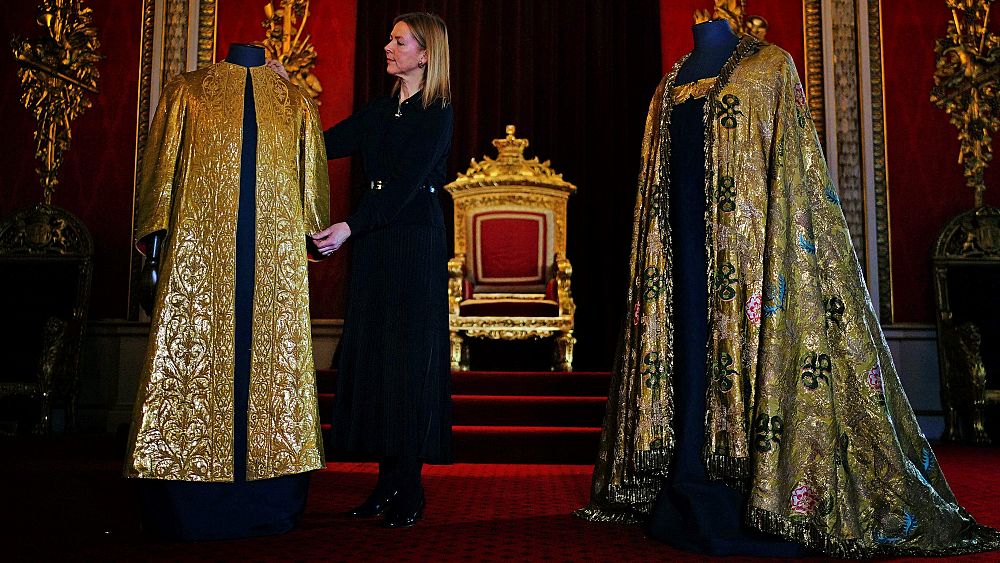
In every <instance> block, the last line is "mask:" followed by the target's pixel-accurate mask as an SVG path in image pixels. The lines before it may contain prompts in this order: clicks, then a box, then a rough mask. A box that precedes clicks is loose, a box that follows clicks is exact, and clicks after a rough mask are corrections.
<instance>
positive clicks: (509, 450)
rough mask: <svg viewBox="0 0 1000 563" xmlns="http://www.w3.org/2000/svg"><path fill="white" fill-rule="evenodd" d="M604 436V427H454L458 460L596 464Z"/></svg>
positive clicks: (460, 461) (453, 433)
mask: <svg viewBox="0 0 1000 563" xmlns="http://www.w3.org/2000/svg"><path fill="white" fill-rule="evenodd" d="M600 439H601V429H600V428H557V427H549V426H545V427H538V426H455V427H453V428H452V448H453V451H454V453H455V462H456V463H594V460H595V459H596V458H597V449H598V445H599V443H600Z"/></svg>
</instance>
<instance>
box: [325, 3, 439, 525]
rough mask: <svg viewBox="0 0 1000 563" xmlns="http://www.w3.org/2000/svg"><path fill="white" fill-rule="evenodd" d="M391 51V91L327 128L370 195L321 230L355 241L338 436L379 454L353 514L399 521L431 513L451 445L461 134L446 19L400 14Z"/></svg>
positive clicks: (334, 147) (347, 446)
mask: <svg viewBox="0 0 1000 563" xmlns="http://www.w3.org/2000/svg"><path fill="white" fill-rule="evenodd" d="M385 57H386V72H388V73H389V74H391V75H392V76H395V77H396V83H395V85H394V86H393V89H392V95H391V96H389V97H384V98H379V99H377V100H375V101H373V102H372V103H370V104H369V105H368V106H367V107H365V108H364V109H362V110H361V111H359V112H357V113H355V114H354V115H352V116H351V117H349V118H347V119H345V120H344V121H342V122H340V123H338V124H337V125H335V126H334V127H332V128H331V129H329V130H328V131H326V133H325V140H326V152H327V157H328V158H331V159H332V158H341V157H345V156H352V155H353V156H358V157H360V158H361V161H362V163H363V167H364V173H365V187H366V190H365V193H364V195H363V196H362V197H361V200H360V202H359V204H358V206H357V208H356V209H355V211H354V212H353V213H352V214H351V215H350V216H349V217H348V218H347V219H346V220H344V221H343V222H340V223H335V224H333V225H331V226H330V227H328V228H327V229H325V230H323V231H321V232H319V233H316V234H314V235H313V240H314V242H315V244H316V247H317V250H318V251H319V252H320V253H321V254H323V255H327V256H328V255H330V254H331V253H333V252H334V251H336V250H337V249H338V248H340V246H341V245H342V244H344V242H345V241H346V240H347V239H348V238H350V239H351V240H352V245H351V273H350V277H349V282H348V307H347V316H346V318H345V321H344V336H343V340H342V342H341V351H340V362H339V366H338V367H339V376H338V379H337V400H336V405H335V410H334V418H333V443H334V447H336V448H338V449H343V450H348V451H353V452H361V453H365V454H369V455H376V456H378V457H379V459H380V461H379V475H378V482H377V484H376V485H375V490H374V491H373V492H372V493H371V495H369V497H368V499H367V500H365V501H364V502H363V503H362V504H361V505H360V506H358V507H357V508H355V509H354V510H352V511H351V515H353V516H357V517H370V516H377V515H384V519H383V525H384V526H386V527H389V528H397V527H408V526H412V525H413V524H415V523H416V522H417V521H418V520H419V519H420V517H421V516H422V514H423V508H424V491H423V487H422V486H421V483H420V469H421V465H422V464H423V462H424V461H428V462H436V463H446V462H448V461H449V458H450V454H451V452H450V442H451V402H450V401H451V396H450V390H449V368H448V366H449V363H448V303H447V299H448V298H447V279H448V274H447V254H446V252H447V248H446V241H445V227H444V217H443V215H442V212H441V208H440V206H439V204H438V201H437V196H436V194H435V192H436V190H437V188H438V187H440V186H441V185H442V184H443V183H444V180H445V162H446V160H447V157H448V151H449V150H450V148H451V133H452V109H451V85H450V80H449V54H448V31H447V28H446V27H445V24H444V22H443V21H442V20H441V18H439V17H438V16H436V15H433V14H428V13H410V14H404V15H401V16H399V17H397V18H396V19H395V20H394V22H393V28H392V32H391V34H390V37H389V42H388V43H387V44H386V46H385Z"/></svg>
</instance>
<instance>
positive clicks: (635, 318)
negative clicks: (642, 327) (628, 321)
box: [632, 299, 642, 326]
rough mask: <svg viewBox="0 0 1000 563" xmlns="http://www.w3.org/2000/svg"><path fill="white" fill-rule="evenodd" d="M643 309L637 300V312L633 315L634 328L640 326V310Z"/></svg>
mask: <svg viewBox="0 0 1000 563" xmlns="http://www.w3.org/2000/svg"><path fill="white" fill-rule="evenodd" d="M641 307H642V304H641V302H640V301H639V300H638V299H637V300H636V302H635V311H634V312H633V313H632V326H639V309H640V308H641Z"/></svg>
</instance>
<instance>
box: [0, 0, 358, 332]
mask: <svg viewBox="0 0 1000 563" xmlns="http://www.w3.org/2000/svg"><path fill="white" fill-rule="evenodd" d="M9 4H10V5H9V6H5V12H4V17H3V18H0V37H5V38H10V37H12V36H14V35H20V36H22V37H23V36H27V37H34V36H36V35H37V34H38V33H39V31H40V28H39V27H38V26H37V25H35V17H36V9H37V7H36V4H37V3H36V2H13V3H9ZM141 4H142V3H141V2H139V1H135V2H114V1H112V0H88V1H87V2H86V5H88V6H90V7H91V8H93V10H94V18H93V19H94V24H95V26H96V27H97V29H98V38H99V40H100V42H101V47H100V52H101V54H103V55H104V57H105V58H104V60H102V61H101V62H100V63H99V65H98V68H99V70H100V73H101V76H100V79H99V81H98V89H99V91H100V93H99V94H98V95H96V96H92V97H91V101H92V102H93V107H91V108H90V109H88V110H87V111H86V112H85V113H84V114H83V116H82V117H80V118H79V119H77V120H76V121H75V122H73V124H72V132H73V143H72V146H71V148H70V150H69V151H68V152H67V153H66V154H65V162H64V163H63V167H62V171H61V173H60V180H61V182H62V185H61V186H59V188H58V189H57V191H56V193H55V196H54V198H53V203H54V204H55V205H58V206H61V207H64V208H66V209H68V210H69V211H70V212H72V213H74V214H75V215H77V216H78V217H80V219H81V220H83V222H84V223H85V224H86V225H87V227H88V228H89V229H90V232H91V234H92V235H93V237H94V246H95V256H94V280H93V289H92V293H91V306H90V317H91V318H124V317H125V316H126V315H127V305H128V280H129V258H130V254H131V248H132V247H131V240H130V239H131V229H132V195H133V181H134V167H135V127H136V114H137V111H138V77H139V45H140V39H141V37H140V35H141V14H140V10H141ZM313 5H314V6H313V14H312V15H311V16H310V18H311V20H310V22H309V24H308V28H309V29H310V31H311V32H312V34H313V44H314V45H315V46H316V49H317V51H318V53H319V58H318V68H317V70H316V75H317V77H318V78H319V79H320V81H321V82H322V84H323V88H324V92H323V94H322V97H321V102H322V105H321V106H320V114H321V117H322V120H323V123H324V125H325V126H329V125H332V124H333V123H335V122H336V121H337V120H338V119H341V118H343V117H345V116H346V115H348V114H349V113H350V110H351V107H352V102H353V99H352V92H353V84H354V33H355V14H356V0H325V1H320V2H313ZM262 6H263V2H261V1H259V0H219V3H218V17H219V20H218V42H217V44H218V45H219V47H220V48H219V55H218V58H219V59H221V58H224V56H225V49H226V46H228V44H229V43H230V42H232V41H255V40H258V39H261V38H263V35H264V29H263V28H262V27H261V21H262V20H263V19H264V15H263V9H262ZM16 70H17V67H16V64H15V62H14V58H13V57H12V56H11V55H10V53H9V51H5V52H4V53H3V54H2V55H0V123H3V124H4V129H5V135H3V136H2V138H0V150H2V154H3V155H4V159H3V163H4V167H3V169H4V186H3V189H0V218H5V217H7V216H9V215H10V214H11V213H13V212H14V211H15V210H17V209H20V208H23V207H27V206H30V205H33V204H34V203H35V202H38V201H41V199H42V191H41V188H40V187H39V185H38V180H37V176H36V175H35V172H34V169H35V166H36V164H35V159H34V140H33V138H32V132H33V131H34V119H33V117H32V116H31V114H30V113H28V111H27V110H26V109H24V107H23V106H22V105H21V103H20V100H19V99H20V95H21V89H20V85H19V83H18V80H17V74H16ZM348 169H349V164H348V163H346V162H342V163H338V164H336V165H334V166H331V174H332V177H331V180H332V183H333V186H334V188H333V197H332V200H333V201H332V208H333V209H332V213H333V217H334V218H337V217H343V215H344V214H345V210H346V206H347V199H346V196H345V195H344V193H343V191H344V189H345V188H346V186H347V178H348ZM344 262H345V261H344V258H343V256H339V257H337V258H335V259H331V260H328V261H327V262H325V263H322V264H317V265H315V266H313V271H312V274H313V276H312V279H313V284H314V285H313V287H314V289H313V292H312V293H313V314H314V315H315V316H316V317H319V318H331V317H332V318H336V317H342V316H343V297H342V294H343V291H342V287H343V271H344Z"/></svg>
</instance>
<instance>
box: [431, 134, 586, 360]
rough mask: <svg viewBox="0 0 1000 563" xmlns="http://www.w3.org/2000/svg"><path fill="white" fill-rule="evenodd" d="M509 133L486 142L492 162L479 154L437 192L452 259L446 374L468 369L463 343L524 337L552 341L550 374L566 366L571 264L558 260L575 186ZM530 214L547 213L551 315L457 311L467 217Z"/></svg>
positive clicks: (466, 277) (513, 296) (509, 296)
mask: <svg viewBox="0 0 1000 563" xmlns="http://www.w3.org/2000/svg"><path fill="white" fill-rule="evenodd" d="M514 133H515V128H514V126H513V125H508V126H507V128H506V136H505V137H504V138H502V139H494V140H493V146H495V147H496V148H497V151H498V155H497V158H496V159H493V158H490V157H487V156H484V157H483V160H482V161H481V162H477V161H476V159H472V160H471V162H470V165H469V169H468V170H467V171H466V172H465V173H464V174H463V173H459V174H458V178H457V179H456V180H455V181H453V182H451V183H450V184H448V185H446V186H445V187H444V188H445V190H447V191H448V193H449V194H451V197H452V199H453V200H454V203H455V205H454V208H455V256H454V258H452V259H451V260H449V261H448V272H449V276H450V279H449V282H448V298H449V323H450V330H451V363H452V369H454V370H459V369H461V370H467V369H469V354H468V348H467V345H466V338H491V339H502V340H525V339H535V338H552V339H553V344H554V351H553V369H556V370H560V371H571V370H572V369H573V345H574V344H575V343H576V338H574V337H573V326H574V318H575V312H576V305H575V304H574V302H573V294H572V291H571V281H570V280H571V278H572V275H573V267H572V265H571V264H570V262H569V260H568V259H567V258H566V204H567V202H568V200H569V196H570V194H572V193H573V192H575V191H576V186H574V185H573V184H571V183H569V182H567V181H566V180H564V179H563V177H562V174H557V173H556V172H555V171H554V170H553V169H552V168H551V167H550V165H549V161H547V160H546V161H545V162H539V160H538V158H537V157H535V158H532V159H530V160H528V159H526V158H525V157H524V149H525V148H527V146H528V140H527V139H519V138H517V137H515V135H514ZM498 208H502V209H505V210H518V209H524V210H531V211H541V212H543V213H544V214H548V215H549V216H551V222H550V225H549V228H550V229H553V230H554V233H553V241H552V245H553V246H552V247H553V251H554V252H553V255H552V256H551V257H550V263H551V271H550V272H549V276H550V277H549V279H553V278H554V279H555V280H556V299H555V304H556V305H557V306H558V314H557V315H556V316H552V317H517V316H471V315H463V314H462V303H463V301H467V299H466V297H465V296H464V295H463V288H464V286H465V284H466V282H471V281H472V277H471V273H470V271H469V268H467V264H466V256H468V255H469V252H470V249H469V248H468V244H469V239H470V236H471V235H470V233H471V229H470V224H471V221H472V220H473V217H474V215H475V214H476V213H477V212H479V211H483V210H488V209H498ZM474 298H475V300H477V301H486V300H504V301H515V302H529V301H541V300H544V299H546V295H545V292H544V290H542V292H541V293H509V292H508V293H504V292H500V293H477V294H475V295H474Z"/></svg>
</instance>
